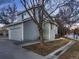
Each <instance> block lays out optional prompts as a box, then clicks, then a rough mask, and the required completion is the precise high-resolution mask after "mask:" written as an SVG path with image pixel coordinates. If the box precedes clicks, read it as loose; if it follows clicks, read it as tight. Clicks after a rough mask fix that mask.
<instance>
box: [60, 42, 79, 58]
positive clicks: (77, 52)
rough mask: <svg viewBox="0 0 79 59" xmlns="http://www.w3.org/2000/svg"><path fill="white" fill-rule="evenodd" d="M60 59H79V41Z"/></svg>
mask: <svg viewBox="0 0 79 59" xmlns="http://www.w3.org/2000/svg"><path fill="white" fill-rule="evenodd" d="M59 59H79V41H78V42H76V43H75V44H74V45H73V46H72V47H71V48H70V49H69V50H68V51H67V52H65V53H64V54H63V55H61V56H60V57H59Z"/></svg>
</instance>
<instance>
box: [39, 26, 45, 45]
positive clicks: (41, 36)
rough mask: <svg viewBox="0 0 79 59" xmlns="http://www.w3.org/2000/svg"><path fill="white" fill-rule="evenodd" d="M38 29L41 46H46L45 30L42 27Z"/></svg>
mask: <svg viewBox="0 0 79 59" xmlns="http://www.w3.org/2000/svg"><path fill="white" fill-rule="evenodd" d="M38 29H39V39H40V44H41V45H44V38H43V28H42V26H41V27H38Z"/></svg>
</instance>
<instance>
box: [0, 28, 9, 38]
mask: <svg viewBox="0 0 79 59" xmlns="http://www.w3.org/2000/svg"><path fill="white" fill-rule="evenodd" d="M3 38H5V39H7V38H8V30H7V29H6V28H5V27H1V28H0V39H3Z"/></svg>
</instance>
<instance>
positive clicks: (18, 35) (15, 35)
mask: <svg viewBox="0 0 79 59" xmlns="http://www.w3.org/2000/svg"><path fill="white" fill-rule="evenodd" d="M10 36H11V39H12V40H17V41H21V40H22V31H21V28H15V29H11V30H10Z"/></svg>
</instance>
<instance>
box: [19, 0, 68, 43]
mask: <svg viewBox="0 0 79 59" xmlns="http://www.w3.org/2000/svg"><path fill="white" fill-rule="evenodd" d="M20 1H21V4H22V5H23V6H24V8H25V10H26V12H27V13H28V15H29V16H30V18H31V20H32V21H34V23H35V24H36V25H37V27H38V30H39V34H40V42H41V43H42V44H44V38H43V23H44V22H46V21H48V22H51V23H53V24H55V23H54V22H55V20H53V18H52V16H51V14H52V13H54V12H55V11H56V10H57V9H58V8H59V7H61V6H63V5H64V4H65V3H67V1H66V0H63V2H60V3H59V2H58V1H57V3H55V4H53V5H51V4H52V3H51V2H52V1H53V0H49V1H48V0H29V1H28V0H20ZM54 1H56V0H54ZM49 2H50V3H51V4H50V3H49ZM47 6H50V7H49V8H48V7H47ZM54 6H56V7H54ZM51 7H52V8H53V9H52V11H51V12H49V11H50V9H51Z"/></svg>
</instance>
